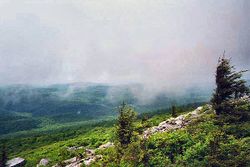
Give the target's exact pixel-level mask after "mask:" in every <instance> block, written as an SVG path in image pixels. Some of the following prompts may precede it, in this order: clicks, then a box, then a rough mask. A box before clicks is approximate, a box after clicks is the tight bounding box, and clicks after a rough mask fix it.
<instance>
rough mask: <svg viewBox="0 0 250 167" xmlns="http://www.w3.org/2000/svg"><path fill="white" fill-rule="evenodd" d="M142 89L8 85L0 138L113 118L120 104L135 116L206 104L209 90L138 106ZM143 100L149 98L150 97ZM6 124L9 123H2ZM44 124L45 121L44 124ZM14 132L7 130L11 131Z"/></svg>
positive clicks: (0, 108)
mask: <svg viewBox="0 0 250 167" xmlns="http://www.w3.org/2000/svg"><path fill="white" fill-rule="evenodd" d="M143 90H144V88H143V85H140V84H127V85H108V84H96V83H71V84H55V85H49V86H32V85H9V86H2V87H0V114H1V115H2V118H1V119H0V126H1V127H4V128H3V129H1V130H0V134H6V133H9V132H16V131H20V130H28V129H33V128H38V127H41V126H42V125H44V124H47V122H50V123H57V124H61V123H67V122H78V121H88V120H95V119H101V118H105V117H109V116H115V115H116V114H117V113H116V108H117V106H119V105H120V104H121V103H122V102H123V101H125V102H126V103H128V104H130V105H132V106H133V107H135V108H136V109H137V110H138V111H139V112H143V111H150V110H152V109H154V110H155V109H161V108H168V107H170V106H171V105H172V104H173V103H175V101H178V102H179V104H188V103H193V102H204V101H208V99H209V97H210V94H211V90H209V89H204V88H200V89H199V88H191V89H188V90H187V92H186V93H185V94H182V95H181V96H176V95H172V94H166V93H159V94H157V95H155V97H154V98H153V99H151V100H147V102H144V103H142V100H141V99H139V97H138V96H137V95H136V93H141V92H142V91H143ZM146 96H151V95H150V94H148V95H146ZM6 120H9V121H6ZM45 120H46V121H45ZM13 126H14V127H16V128H11V127H13Z"/></svg>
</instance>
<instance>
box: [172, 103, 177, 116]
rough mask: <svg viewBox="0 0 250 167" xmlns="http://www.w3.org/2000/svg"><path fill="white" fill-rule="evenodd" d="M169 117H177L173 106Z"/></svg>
mask: <svg viewBox="0 0 250 167" xmlns="http://www.w3.org/2000/svg"><path fill="white" fill-rule="evenodd" d="M171 115H172V117H174V118H175V117H177V113H176V107H175V105H173V106H172V110H171Z"/></svg>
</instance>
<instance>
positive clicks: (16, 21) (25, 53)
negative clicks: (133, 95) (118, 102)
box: [0, 0, 250, 91]
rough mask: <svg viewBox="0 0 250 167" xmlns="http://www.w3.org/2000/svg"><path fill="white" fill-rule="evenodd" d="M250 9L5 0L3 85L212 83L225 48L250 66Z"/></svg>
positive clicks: (1, 6) (0, 7)
mask: <svg viewBox="0 0 250 167" xmlns="http://www.w3.org/2000/svg"><path fill="white" fill-rule="evenodd" d="M249 9H250V1H247V0H237V1H236V0H222V1H215V0H208V1H198V0H191V1H183V0H179V1H176V0H157V1H150V0H142V1H132V0H128V1H117V0H104V1H101V2H100V1H95V0H92V1H88V0H85V1H73V2H72V1H70V0H63V1H39V0H24V1H22V2H20V1H17V0H12V1H0V36H1V38H0V60H1V61H0V76H1V77H0V84H1V85H9V84H30V85H51V84H58V83H59V84H60V83H76V82H93V83H107V84H129V83H140V84H143V85H145V87H150V89H153V90H156V91H160V90H162V89H183V88H187V87H190V86H193V85H197V84H205V83H213V82H214V73H215V67H216V65H217V60H218V57H219V56H221V55H222V54H223V51H224V50H226V55H227V56H228V57H232V63H233V65H236V67H237V69H246V68H249V65H250V46H249V45H250V28H249V27H250V25H249V24H250V23H249V20H250V11H249ZM245 77H247V78H250V74H249V72H248V73H246V75H245Z"/></svg>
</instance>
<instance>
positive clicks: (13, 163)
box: [6, 157, 26, 167]
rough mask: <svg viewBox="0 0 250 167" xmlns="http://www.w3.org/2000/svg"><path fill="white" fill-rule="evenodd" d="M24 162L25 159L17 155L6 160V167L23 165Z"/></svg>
mask: <svg viewBox="0 0 250 167" xmlns="http://www.w3.org/2000/svg"><path fill="white" fill-rule="evenodd" d="M25 164H26V161H25V159H23V158H20V157H17V158H13V159H11V160H9V161H7V163H6V165H7V167H23V166H24V165H25Z"/></svg>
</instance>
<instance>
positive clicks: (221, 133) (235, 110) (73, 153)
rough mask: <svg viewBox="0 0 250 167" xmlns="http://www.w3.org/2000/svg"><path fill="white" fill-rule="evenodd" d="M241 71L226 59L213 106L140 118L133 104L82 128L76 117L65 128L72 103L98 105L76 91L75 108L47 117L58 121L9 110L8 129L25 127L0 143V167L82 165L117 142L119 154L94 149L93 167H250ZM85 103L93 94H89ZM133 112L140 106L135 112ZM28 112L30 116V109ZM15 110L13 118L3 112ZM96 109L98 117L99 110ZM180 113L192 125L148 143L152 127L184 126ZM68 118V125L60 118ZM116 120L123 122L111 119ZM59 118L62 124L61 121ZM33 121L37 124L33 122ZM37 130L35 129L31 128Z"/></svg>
mask: <svg viewBox="0 0 250 167" xmlns="http://www.w3.org/2000/svg"><path fill="white" fill-rule="evenodd" d="M242 72H243V71H241V72H238V73H237V72H234V71H233V67H232V66H231V65H230V60H228V59H226V58H225V57H223V58H222V59H220V60H219V64H218V67H217V71H216V85H217V87H216V90H215V93H214V95H213V98H212V100H211V103H212V105H205V104H204V103H191V104H189V105H178V106H172V107H170V105H169V104H168V108H166V109H164V108H163V109H158V110H156V111H151V112H139V113H138V116H137V114H136V112H135V110H136V105H133V104H134V103H132V104H131V103H130V105H125V104H124V103H123V104H122V105H121V106H120V107H119V108H118V113H115V114H114V112H113V114H112V115H113V116H111V115H109V114H107V115H104V116H102V115H98V117H97V118H96V119H93V120H92V119H90V118H91V117H92V116H94V115H95V114H98V112H94V113H90V110H88V111H87V112H85V114H87V115H88V117H87V118H88V119H86V120H82V119H80V118H79V120H81V121H77V120H78V118H76V119H75V120H74V119H73V118H72V119H73V120H74V121H68V120H66V119H71V117H70V115H71V113H68V112H65V111H66V110H64V109H66V108H68V107H69V108H68V109H70V107H71V106H72V104H77V105H78V102H80V103H81V104H83V103H82V102H84V105H86V102H87V103H89V102H91V105H92V104H93V103H95V101H96V100H97V101H98V99H92V100H93V101H92V100H91V98H87V97H86V98H85V99H84V98H82V95H81V96H78V95H79V92H77V93H76V94H74V96H75V97H74V98H70V100H69V99H67V100H68V102H69V101H71V100H72V99H73V100H72V101H71V102H70V103H67V100H66V101H63V102H65V104H66V106H64V107H66V108H64V109H63V110H62V113H61V114H58V112H59V111H60V110H56V111H54V110H49V111H48V112H49V113H50V114H51V115H52V117H53V119H52V117H49V116H48V115H41V113H42V112H38V111H36V112H33V109H34V108H33V109H32V110H24V111H25V112H21V111H17V110H14V109H15V107H17V106H15V107H13V106H12V105H16V104H18V105H24V104H19V103H16V104H11V105H7V108H4V109H3V110H2V111H1V112H2V113H3V116H4V118H13V122H11V121H10V123H14V125H15V123H17V122H18V121H23V122H24V125H23V127H18V126H17V127H16V128H21V129H15V130H14V131H13V132H15V133H7V132H9V130H6V129H5V131H6V133H7V134H5V135H3V136H2V137H1V138H0V143H1V145H3V146H6V149H2V150H3V151H1V163H2V164H4V163H3V162H5V161H6V157H7V155H8V157H9V158H14V157H17V156H20V157H22V158H25V159H26V160H27V164H26V166H27V167H34V166H36V164H38V163H39V161H40V160H41V159H42V158H48V159H49V166H52V165H55V164H59V165H61V166H62V167H63V166H65V162H64V160H66V159H69V158H72V157H80V158H81V159H82V158H84V157H86V156H87V154H86V153H85V150H86V149H96V148H98V147H99V146H100V145H102V144H105V143H107V142H113V143H114V147H112V146H111V147H108V148H106V149H97V150H96V154H98V155H101V156H102V157H101V158H99V159H96V161H94V162H92V163H91V166H94V167H95V166H96V167H99V166H104V167H105V166H110V167H116V166H117V167H118V166H119V167H120V166H121V167H137V166H139V167H149V166H150V167H151V166H159V167H165V166H170V167H171V166H173V167H174V166H176V167H185V166H191V167H192V166H193V167H196V166H201V167H203V166H209V167H228V166H235V167H247V166H250V156H249V155H250V150H249V148H250V131H249V129H250V121H249V119H250V117H249V114H250V99H249V96H248V95H249V88H248V87H247V86H246V82H245V81H244V80H242V79H241V77H242ZM60 89H62V88H60ZM98 89H102V88H100V87H99V88H98ZM98 89H97V90H98ZM46 90H47V89H46ZM47 91H48V90H47ZM89 91H90V92H91V94H92V93H93V94H94V95H97V96H98V95H100V94H102V93H101V92H102V91H97V92H96V91H94V90H92V89H91V90H89ZM42 92H43V91H42ZM43 93H44V92H43ZM80 94H81V93H80ZM83 94H84V93H83ZM102 95H103V94H102ZM126 95H128V94H126ZM48 96H50V98H49V99H50V100H51V96H52V97H53V95H52V94H51V92H50V93H48ZM84 96H85V95H84ZM88 96H90V95H89V94H88ZM99 97H100V96H99ZM96 98H98V97H96ZM45 99H46V98H45ZM52 99H53V98H52ZM47 100H48V99H47ZM50 100H49V101H50ZM64 100H65V99H64ZM55 101H57V100H55ZM55 101H54V102H55ZM100 101H102V104H104V103H105V102H104V101H105V100H103V99H102V98H99V102H100ZM132 101H133V100H132ZM57 102H58V101H57ZM61 102H62V101H61ZM75 102H76V103H75ZM130 102H131V101H130ZM32 103H33V102H32ZM106 104H107V103H106ZM158 104H159V103H158ZM50 105H51V104H49V106H50ZM61 105H64V104H59V102H58V106H61ZM89 105H90V103H89ZM91 105H90V106H91ZM95 105H97V104H95ZM98 105H99V104H98ZM201 105H202V106H203V107H202V109H199V110H195V112H199V116H197V114H196V116H194V117H192V116H191V114H186V113H188V112H190V111H192V110H194V109H195V108H196V107H198V106H201ZM58 106H57V107H58ZM80 106H81V105H80ZM107 106H108V104H107ZM110 106H112V107H114V104H110ZM110 106H109V107H110ZM131 106H135V109H134V108H132V107H131ZM5 107H6V105H5ZM8 107H9V108H8ZM22 107H24V106H22ZM25 107H26V109H28V108H29V107H31V106H30V105H28V106H25ZM74 107H75V108H74V109H73V110H75V109H76V108H77V110H78V109H79V108H78V107H79V106H78V107H76V106H74ZM81 107H82V106H81ZM81 107H80V108H81ZM92 107H93V106H92ZM137 107H138V106H137ZM144 107H145V106H144ZM10 108H12V109H13V110H14V111H13V112H9V113H8V112H6V110H7V109H10ZM59 108H60V107H59ZM90 108H91V107H90ZM142 108H143V107H142ZM156 108H157V107H156ZM50 109H51V108H50ZM92 109H93V111H98V110H96V109H97V108H95V107H93V108H92ZM18 110H20V109H18ZM34 110H35V109H34ZM77 110H75V111H77ZM29 111H30V112H29ZM31 111H32V112H31ZM91 111H92V110H91ZM55 113H56V114H55ZM67 113H68V114H69V115H68V114H67ZM92 114H93V115H92ZM99 114H101V113H99ZM183 114H186V117H185V119H186V120H185V121H187V122H188V123H187V122H181V123H180V124H179V127H178V128H175V129H172V130H169V131H167V132H166V131H165V132H163V131H156V132H155V133H152V134H150V135H149V136H147V137H144V136H143V134H144V132H145V130H146V129H147V128H150V127H152V126H156V125H158V124H159V123H161V122H163V121H165V120H166V119H169V118H171V120H174V118H176V117H177V118H176V119H179V120H180V119H181V118H183V117H184V115H183ZM192 114H193V112H192ZM34 115H35V116H34ZM36 115H39V116H36ZM63 115H65V116H66V117H68V118H60V117H62V116H63ZM117 115H118V119H117V120H114V118H115V117H116V116H117ZM180 115H182V116H180ZM194 115H195V114H194ZM136 116H137V117H136ZM178 116H180V117H178ZM79 117H81V116H79ZM4 118H1V119H0V123H1V126H2V125H4V126H5V125H8V123H7V122H5V119H4ZM55 118H58V120H60V121H59V122H58V120H57V119H55ZM98 118H99V119H98ZM31 119H32V120H33V121H31V122H29V120H31ZM171 120H169V121H171ZM36 121H37V123H36ZM25 123H28V124H27V125H31V129H32V130H29V131H20V130H22V128H23V129H26V130H27V128H29V127H25V126H27V125H26V124H25ZM185 123H186V125H185V126H184V124H185ZM33 124H34V125H33ZM173 124H175V125H177V123H176V122H174V123H171V124H170V123H169V126H170V125H173ZM12 125H13V124H12ZM9 126H11V125H9ZM34 127H36V128H35V129H34ZM7 128H8V126H7ZM5 131H4V132H2V133H5ZM18 131H19V132H18ZM71 148H77V149H71Z"/></svg>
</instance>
